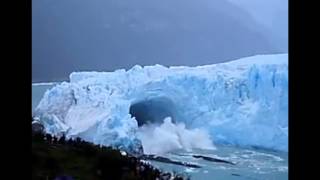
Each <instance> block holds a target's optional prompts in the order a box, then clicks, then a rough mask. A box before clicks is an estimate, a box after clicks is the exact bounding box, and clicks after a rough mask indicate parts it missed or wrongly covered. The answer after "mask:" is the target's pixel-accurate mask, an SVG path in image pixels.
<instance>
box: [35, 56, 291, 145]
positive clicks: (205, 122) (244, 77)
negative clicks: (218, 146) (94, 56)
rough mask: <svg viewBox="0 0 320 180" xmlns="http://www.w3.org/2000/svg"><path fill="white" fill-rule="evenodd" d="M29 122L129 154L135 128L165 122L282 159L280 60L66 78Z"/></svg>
mask: <svg viewBox="0 0 320 180" xmlns="http://www.w3.org/2000/svg"><path fill="white" fill-rule="evenodd" d="M35 115H36V116H38V117H39V118H40V119H41V121H42V123H43V124H44V126H45V129H46V131H47V132H49V133H53V134H57V133H60V132H66V134H67V135H70V136H71V135H72V136H73V135H74V136H80V137H83V138H86V139H87V140H88V141H92V142H94V143H96V144H104V145H112V146H116V147H119V146H120V147H124V148H125V149H129V150H130V149H135V148H138V146H137V145H139V143H138V142H139V140H137V136H136V135H137V134H136V132H137V130H138V129H139V125H140V126H141V125H143V124H145V123H148V121H150V122H151V123H154V122H156V123H159V122H160V121H161V119H162V117H164V116H171V117H172V118H173V119H174V120H175V122H176V123H177V124H178V123H180V122H182V123H183V124H185V125H186V128H205V129H206V130H208V131H209V133H210V136H212V137H213V139H214V141H215V142H221V143H231V144H237V145H243V146H247V145H250V146H260V147H266V148H272V149H276V150H285V151H287V148H288V56H287V54H279V55H261V56H253V57H248V58H243V59H240V60H237V61H232V62H228V63H223V64H215V65H206V66H199V67H170V68H167V67H164V66H161V65H155V66H146V67H141V66H134V67H133V68H132V69H130V70H128V71H126V70H117V71H115V72H77V73H72V74H71V75H70V82H63V83H61V84H58V85H56V86H55V87H53V88H52V89H50V90H49V91H47V92H46V93H45V95H44V97H43V98H42V100H41V101H40V103H39V105H38V106H37V108H36V110H35ZM253 132H254V134H253Z"/></svg>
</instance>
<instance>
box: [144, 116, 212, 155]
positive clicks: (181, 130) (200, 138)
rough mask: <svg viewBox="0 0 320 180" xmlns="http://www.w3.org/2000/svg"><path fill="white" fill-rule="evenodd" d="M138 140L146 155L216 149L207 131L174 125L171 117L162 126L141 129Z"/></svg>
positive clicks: (152, 125) (149, 126) (148, 126)
mask: <svg viewBox="0 0 320 180" xmlns="http://www.w3.org/2000/svg"><path fill="white" fill-rule="evenodd" d="M138 138H139V139H140V140H141V141H142V145H143V148H144V153H146V154H164V153H167V152H170V151H174V150H177V149H184V150H187V151H192V149H210V150H214V149H215V147H214V145H213V143H212V140H211V139H210V136H209V135H208V133H207V132H206V131H204V130H201V129H186V127H185V125H184V124H182V123H180V124H174V123H172V122H171V118H170V117H167V118H165V119H164V122H163V124H161V125H160V126H159V125H158V126H157V125H155V124H149V125H144V126H142V127H140V128H139V132H138Z"/></svg>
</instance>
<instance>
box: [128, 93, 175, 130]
mask: <svg viewBox="0 0 320 180" xmlns="http://www.w3.org/2000/svg"><path fill="white" fill-rule="evenodd" d="M175 109H176V108H175V104H174V102H173V101H172V100H171V99H169V98H167V97H153V98H148V99H144V100H140V101H138V102H135V103H133V104H132V105H131V106H130V114H131V116H132V117H135V119H136V120H137V122H138V126H139V127H141V126H142V125H145V124H162V123H163V120H164V119H165V118H166V117H171V119H172V122H173V123H175V120H176V117H177V112H176V110H175Z"/></svg>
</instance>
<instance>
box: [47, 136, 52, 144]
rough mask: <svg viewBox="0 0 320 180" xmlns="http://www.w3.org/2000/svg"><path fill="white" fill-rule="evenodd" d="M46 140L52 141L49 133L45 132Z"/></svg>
mask: <svg viewBox="0 0 320 180" xmlns="http://www.w3.org/2000/svg"><path fill="white" fill-rule="evenodd" d="M46 140H47V142H49V143H51V142H52V136H51V135H50V134H46Z"/></svg>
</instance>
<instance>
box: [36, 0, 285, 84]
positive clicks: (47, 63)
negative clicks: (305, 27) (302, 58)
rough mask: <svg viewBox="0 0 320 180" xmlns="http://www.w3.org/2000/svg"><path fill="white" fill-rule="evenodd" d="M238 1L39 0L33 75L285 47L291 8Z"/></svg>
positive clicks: (216, 58) (215, 59)
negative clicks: (288, 13) (276, 7)
mask: <svg viewBox="0 0 320 180" xmlns="http://www.w3.org/2000/svg"><path fill="white" fill-rule="evenodd" d="M232 1H235V0H230V1H229V0H153V1H150V0H33V1H32V79H33V82H39V81H55V80H61V79H67V77H68V75H69V74H70V73H71V72H73V71H92V70H94V71H113V70H115V69H119V68H125V69H128V68H131V67H132V66H133V65H135V64H140V65H153V64H163V65H167V66H169V65H189V66H194V65H203V64H213V63H219V62H225V61H229V60H233V59H237V58H240V57H244V56H251V55H255V54H270V53H281V52H287V42H286V40H287V39H286V30H285V27H286V26H287V24H283V22H286V23H287V19H286V18H287V16H285V15H286V14H285V12H286V11H285V10H279V11H278V10H277V11H274V12H270V13H269V14H268V13H262V11H252V9H255V8H252V7H249V6H248V5H246V3H241V2H240V1H239V2H237V3H235V2H232ZM246 1H247V2H249V1H250V0H246ZM243 2H244V0H243ZM266 2H267V1H266ZM274 2H276V1H275V0H274ZM250 3H251V2H250ZM250 3H249V4H250ZM256 6H258V5H256ZM259 7H260V9H263V8H262V6H259ZM266 8H267V7H266ZM268 8H269V7H268ZM270 8H272V7H270ZM250 9H251V10H250ZM259 12H261V13H260V14H259ZM270 14H272V17H271V15H270ZM268 18H269V19H275V20H276V21H272V23H271V25H270V23H269V24H268V23H267V22H269V21H267V20H265V19H268ZM264 20H265V21H264ZM273 26H274V27H277V28H275V29H274V28H270V27H273ZM280 26H281V27H280ZM280 32H282V33H280ZM279 34H280V35H279ZM283 34H284V35H283Z"/></svg>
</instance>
